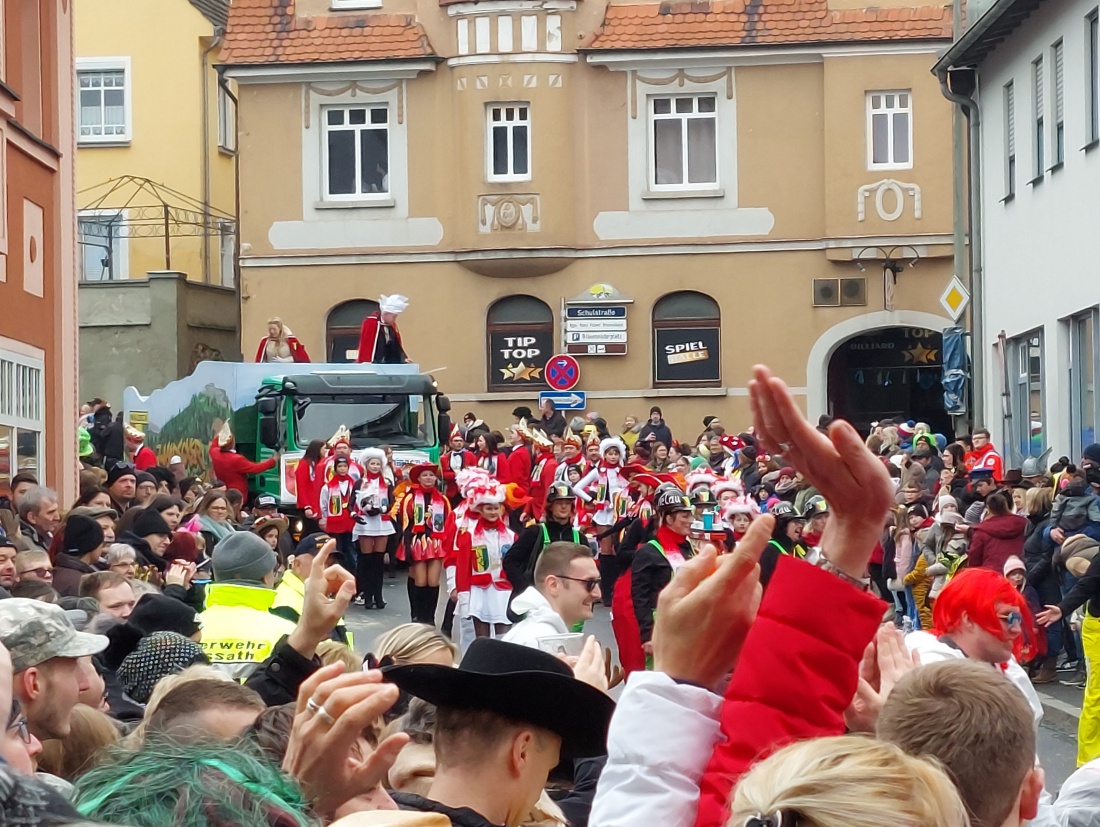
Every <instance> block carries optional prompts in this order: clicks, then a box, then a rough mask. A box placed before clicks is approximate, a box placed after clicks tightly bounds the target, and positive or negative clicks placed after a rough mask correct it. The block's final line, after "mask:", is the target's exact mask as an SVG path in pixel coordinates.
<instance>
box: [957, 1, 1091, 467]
mask: <svg viewBox="0 0 1100 827" xmlns="http://www.w3.org/2000/svg"><path fill="white" fill-rule="evenodd" d="M1097 17H1098V9H1097V0H999V2H996V3H994V4H993V5H992V6H991V7H990V8H989V9H988V11H986V13H985V14H984V15H982V17H980V18H979V19H978V20H977V21H975V22H974V23H973V25H972V26H971V28H970V29H969V30H967V32H966V33H965V34H964V35H963V36H962V37H961V38H959V40H957V41H956V43H955V44H954V45H953V46H952V48H951V49H950V50H949V51H948V52H947V54H945V55H944V57H943V58H942V59H941V61H940V62H939V64H937V66H936V71H937V74H939V75H940V76H941V78H944V77H947V78H949V79H950V88H951V91H952V92H953V93H954V94H955V95H957V96H962V97H972V99H973V101H974V102H975V104H976V106H977V108H978V110H979V113H980V120H979V123H980V125H979V126H978V127H977V132H978V134H979V135H980V137H979V141H978V143H977V147H978V152H977V155H978V158H977V159H972V160H973V161H974V163H972V166H973V167H974V168H973V169H972V170H971V172H972V181H973V182H974V183H973V185H972V186H976V187H978V192H979V195H980V204H979V206H980V220H979V222H978V229H979V232H978V233H975V234H974V238H975V239H976V240H978V239H979V238H980V240H978V241H977V245H978V248H977V249H976V250H975V251H974V255H975V257H976V258H975V271H976V272H977V273H979V274H980V275H979V278H980V280H981V283H982V290H981V294H982V301H981V302H980V305H979V306H978V307H976V308H975V311H976V312H980V313H981V314H982V319H981V323H980V324H979V325H978V326H976V328H975V329H977V330H980V331H981V339H982V340H981V341H980V342H975V343H974V353H975V356H976V357H977V355H978V354H979V353H980V354H981V358H982V360H983V365H984V371H983V374H984V377H983V381H982V385H983V387H982V388H981V390H980V392H981V393H982V395H983V401H984V418H985V424H986V425H987V427H989V429H990V431H991V433H992V434H993V439H994V442H995V443H996V444H998V445H999V446H1002V447H1003V450H1004V453H1005V458H1006V467H1018V466H1019V463H1020V461H1021V460H1022V458H1024V457H1026V456H1028V455H1037V454H1039V453H1041V452H1042V451H1043V450H1044V449H1046V448H1051V449H1052V450H1053V456H1054V457H1058V456H1060V455H1063V454H1065V455H1069V456H1070V457H1073V458H1080V456H1081V448H1082V447H1083V446H1084V445H1087V444H1088V443H1090V442H1095V441H1097V437H1096V424H1097V421H1098V419H1100V399H1098V398H1097V394H1096V386H1097V380H1098V377H1100V357H1098V346H1100V345H1098V342H1100V328H1098V306H1100V76H1098V62H1100V46H1098V35H1097ZM970 70H973V71H970ZM971 124H972V130H973V129H974V126H973V116H971ZM971 134H973V131H972V133H971Z"/></svg>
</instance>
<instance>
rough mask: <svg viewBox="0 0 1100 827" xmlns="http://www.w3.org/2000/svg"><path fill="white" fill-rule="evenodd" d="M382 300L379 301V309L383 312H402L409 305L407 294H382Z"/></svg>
mask: <svg viewBox="0 0 1100 827" xmlns="http://www.w3.org/2000/svg"><path fill="white" fill-rule="evenodd" d="M380 298H381V301H379V302H378V309H379V310H381V311H382V312H383V313H401V312H402V311H404V310H405V309H406V308H408V306H409V300H408V299H407V298H406V297H405V296H400V295H394V296H385V295H383V296H381V297H380Z"/></svg>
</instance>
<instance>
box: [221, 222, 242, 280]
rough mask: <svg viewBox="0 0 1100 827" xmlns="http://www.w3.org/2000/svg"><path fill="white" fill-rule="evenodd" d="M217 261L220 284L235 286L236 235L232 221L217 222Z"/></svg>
mask: <svg viewBox="0 0 1100 827" xmlns="http://www.w3.org/2000/svg"><path fill="white" fill-rule="evenodd" d="M218 262H219V265H220V268H219V269H220V270H221V277H222V278H221V282H222V286H223V287H233V286H235V285H236V283H237V278H236V273H237V269H236V266H237V235H236V227H234V226H233V222H232V221H225V220H222V221H219V222H218Z"/></svg>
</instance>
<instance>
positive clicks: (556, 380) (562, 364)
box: [543, 353, 581, 391]
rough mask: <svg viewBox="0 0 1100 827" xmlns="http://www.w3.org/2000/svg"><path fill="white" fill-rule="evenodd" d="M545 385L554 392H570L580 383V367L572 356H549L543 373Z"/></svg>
mask: <svg viewBox="0 0 1100 827" xmlns="http://www.w3.org/2000/svg"><path fill="white" fill-rule="evenodd" d="M543 377H544V378H545V379H546V384H548V385H549V386H550V387H552V388H553V389H554V390H556V391H571V390H573V388H575V387H577V383H578V382H580V381H581V366H580V364H579V363H578V362H577V360H576V359H574V358H573V357H572V356H569V355H568V354H565V353H559V354H558V355H557V356H551V357H550V361H549V362H547V363H546V369H545V370H544V371H543Z"/></svg>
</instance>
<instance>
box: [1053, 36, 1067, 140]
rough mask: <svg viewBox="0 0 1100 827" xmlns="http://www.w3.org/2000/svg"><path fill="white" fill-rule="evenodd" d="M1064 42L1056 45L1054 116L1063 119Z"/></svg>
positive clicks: (1058, 119) (1056, 118)
mask: <svg viewBox="0 0 1100 827" xmlns="http://www.w3.org/2000/svg"><path fill="white" fill-rule="evenodd" d="M1062 76H1063V70H1062V44H1061V43H1056V44H1055V45H1054V118H1055V120H1057V121H1061V120H1062V119H1063V117H1064V110H1065V94H1064V92H1063V89H1062Z"/></svg>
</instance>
